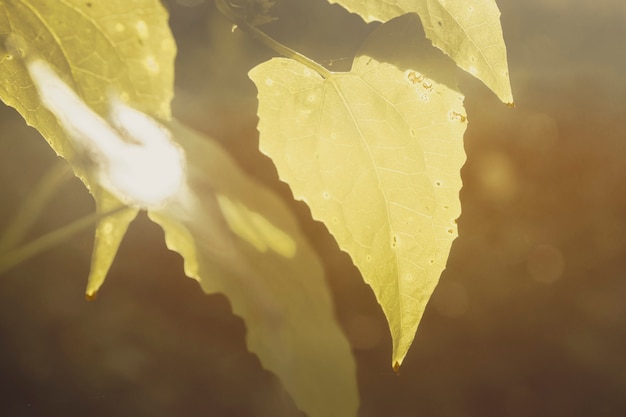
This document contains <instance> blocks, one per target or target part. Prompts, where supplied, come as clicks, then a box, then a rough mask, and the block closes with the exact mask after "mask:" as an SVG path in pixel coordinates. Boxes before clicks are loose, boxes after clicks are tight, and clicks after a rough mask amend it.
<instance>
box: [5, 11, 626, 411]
mask: <svg viewBox="0 0 626 417" xmlns="http://www.w3.org/2000/svg"><path fill="white" fill-rule="evenodd" d="M166 4H167V7H168V8H169V9H170V12H171V25H172V30H173V32H174V35H175V37H176V39H177V42H178V44H179V54H178V58H177V62H176V65H177V68H176V70H177V90H176V98H175V100H174V103H173V110H174V114H175V115H176V117H178V118H179V119H180V120H182V121H183V122H185V123H187V124H189V125H191V126H193V127H195V128H196V129H198V130H201V131H203V132H206V133H207V134H209V135H212V136H213V137H215V138H217V139H219V140H220V141H221V142H222V143H223V144H224V146H225V147H226V148H228V149H229V150H230V151H231V153H232V154H233V155H234V156H235V157H236V158H237V160H238V161H239V162H240V163H241V164H242V165H243V166H244V168H245V169H246V170H247V171H248V172H249V173H250V174H251V175H254V176H256V177H257V178H259V179H260V180H261V181H263V182H264V183H266V184H268V185H270V186H271V187H272V188H274V189H275V190H276V191H277V192H279V193H281V194H282V195H283V196H284V197H285V198H286V199H288V198H289V195H290V194H289V190H288V188H287V187H286V186H285V185H284V184H282V183H279V182H278V181H277V179H276V173H275V170H274V168H273V166H272V164H271V162H270V161H269V160H268V159H266V158H265V157H263V156H262V155H261V154H259V152H258V150H257V147H258V139H257V133H256V128H255V126H256V116H255V110H256V92H255V89H254V86H253V84H252V83H251V81H249V80H248V79H247V71H248V70H249V69H250V68H252V67H253V66H254V65H256V64H258V63H260V62H262V61H264V60H266V59H268V58H270V57H271V56H272V53H271V51H268V50H266V49H265V48H264V47H262V46H260V45H258V44H257V43H255V42H254V41H253V40H250V39H248V38H246V36H245V35H243V34H241V33H240V32H237V31H235V32H234V33H233V32H231V28H230V24H229V23H228V22H226V21H225V19H224V18H222V17H221V16H220V15H219V14H218V13H217V12H216V11H215V9H214V6H213V4H212V2H210V1H202V0H176V1H175V0H168V1H167V2H166ZM498 4H499V6H500V8H501V11H502V14H503V16H502V24H503V28H504V32H505V40H506V42H507V46H508V53H509V65H510V74H511V81H512V85H513V91H514V95H515V101H516V104H517V108H516V109H509V108H507V107H505V106H504V105H503V104H501V103H500V102H498V100H497V99H496V97H495V96H494V95H493V94H492V93H490V92H489V91H488V90H487V89H486V88H485V87H484V86H482V85H481V84H480V83H479V82H478V81H476V80H473V79H471V77H469V76H467V75H465V74H463V73H461V72H459V76H460V79H461V88H462V90H463V92H464V93H465V94H466V96H467V98H466V107H467V112H468V115H469V120H470V124H469V128H468V131H467V134H466V136H465V148H466V151H467V155H468V161H467V164H466V165H465V167H464V168H463V171H462V175H463V180H464V188H463V190H462V192H461V200H462V204H463V214H462V216H461V218H460V219H459V234H460V237H459V238H458V239H457V240H456V241H455V243H454V244H453V247H452V253H451V256H450V260H449V262H448V268H447V270H446V271H445V272H444V274H443V276H442V279H441V283H440V285H439V287H438V288H437V290H436V292H435V294H434V297H433V299H432V301H431V303H430V305H429V308H428V309H427V311H426V314H425V316H424V319H423V321H422V324H421V326H420V329H419V331H418V333H417V337H416V339H415V343H414V346H413V347H412V349H411V350H410V352H409V355H408V356H407V358H406V360H405V363H404V365H403V367H402V369H401V372H400V375H399V376H397V375H395V374H394V373H393V372H392V371H391V367H390V358H391V356H390V355H391V342H390V337H389V334H388V330H387V328H386V323H385V321H384V317H383V315H382V313H381V312H380V309H379V308H378V306H377V304H376V302H375V300H374V297H373V295H372V294H371V291H370V289H369V287H367V286H366V285H365V284H363V283H362V281H361V279H360V276H359V274H358V272H357V270H356V269H355V268H354V267H353V266H352V264H351V262H350V260H349V258H348V256H347V255H346V254H344V253H342V252H339V251H338V249H337V246H336V245H335V243H334V242H333V240H332V238H331V237H330V236H329V235H328V233H327V232H326V230H325V228H324V227H323V226H322V225H321V224H319V223H316V222H313V221H311V220H310V214H309V211H308V209H307V208H306V206H304V205H303V204H301V203H293V204H292V206H293V208H294V211H295V212H296V213H297V215H298V216H299V218H300V220H301V225H302V228H303V229H304V230H305V231H306V232H307V233H308V235H309V236H310V238H311V241H312V243H313V244H314V246H315V248H316V250H317V251H318V252H319V254H320V256H321V257H322V259H323V260H324V264H325V267H326V271H327V278H328V281H329V285H330V286H331V288H332V290H333V294H334V297H335V300H336V303H337V314H338V318H339V320H340V322H341V325H342V326H343V328H344V329H345V331H346V333H347V335H348V336H349V338H350V340H351V342H352V344H353V347H354V353H355V355H356V359H357V362H358V379H359V388H360V392H361V397H362V399H361V402H362V405H361V410H360V416H361V417H370V416H393V417H407V416H433V417H483V416H502V417H517V416H524V417H531V416H550V417H565V416H602V417H611V416H624V415H626V359H624V352H626V307H625V303H624V300H625V299H626V219H625V218H624V215H625V214H626V193H625V191H626V186H624V183H626V168H625V166H624V159H625V158H626V128H625V127H624V121H625V120H626V76H625V75H624V74H625V73H626V54H625V53H624V51H625V49H624V42H625V41H626V3H624V2H623V0H602V1H592V0H550V1H545V0H526V1H516V0H500V1H498ZM275 13H276V14H277V16H278V17H279V20H278V21H276V22H274V23H271V24H269V25H266V26H264V29H265V30H266V31H267V32H268V33H270V34H271V35H272V36H274V37H276V38H277V39H279V40H281V41H283V42H284V43H286V44H288V45H290V46H292V47H294V48H295V49H297V50H299V51H301V52H303V53H305V54H306V55H309V56H311V57H312V58H314V59H316V60H317V61H319V62H322V63H323V64H325V65H327V66H329V67H330V68H331V69H333V68H335V69H342V68H346V67H347V66H349V64H350V59H349V57H351V54H353V53H354V51H355V50H356V48H357V47H358V45H359V43H360V42H361V41H362V40H363V39H364V37H365V36H366V35H367V33H369V31H371V30H372V29H373V28H374V27H375V25H369V26H368V25H365V24H364V23H362V22H361V21H360V20H359V19H358V18H357V17H356V16H354V15H350V14H348V13H347V12H344V11H343V9H341V8H339V7H336V6H329V5H328V4H326V2H325V1H323V0H309V1H303V0H281V1H280V3H279V5H278V6H277V7H276V8H275ZM0 123H1V124H0V193H1V194H2V197H1V198H0V201H1V202H2V203H1V204H0V230H3V229H5V228H6V227H7V225H8V224H9V222H10V221H11V219H12V217H13V216H14V215H15V213H16V212H17V211H18V210H19V206H20V203H21V202H23V201H24V200H25V199H26V197H27V196H28V195H29V192H30V191H32V189H33V187H34V186H35V184H36V183H37V182H38V181H39V179H40V178H41V177H42V176H43V175H45V174H46V173H47V172H48V171H49V169H50V167H51V166H52V165H53V164H54V163H56V161H57V158H56V157H55V156H54V153H53V152H52V150H51V149H49V147H48V146H47V145H46V143H45V141H44V140H43V139H42V138H41V137H39V136H38V134H37V133H36V132H35V131H34V130H33V129H30V128H27V127H26V126H25V124H24V122H23V121H22V120H21V119H20V117H19V115H17V113H16V112H15V111H13V110H12V109H9V108H6V107H0ZM91 211H93V202H92V199H91V197H90V196H89V194H88V193H87V192H86V191H85V189H84V187H83V186H82V184H81V183H80V182H79V181H78V180H76V179H72V180H70V181H69V182H68V183H67V184H66V185H64V186H63V187H62V188H60V189H59V190H58V192H57V195H56V196H55V198H54V199H53V201H52V202H51V203H50V205H49V208H48V209H47V211H46V212H45V214H44V215H43V216H42V217H41V219H40V221H39V222H38V223H37V224H36V226H35V227H34V229H33V231H32V232H31V233H30V234H29V238H33V237H36V236H38V235H41V234H43V233H45V232H47V231H50V230H53V229H55V228H57V227H59V226H61V225H63V224H66V223H68V222H70V221H71V220H73V219H76V218H78V217H80V216H83V215H85V214H87V213H89V212H91ZM91 245H92V233H91V232H89V231H87V232H85V233H82V234H80V235H78V236H77V237H75V238H73V239H72V240H70V241H68V242H65V243H63V244H62V245H60V246H58V247H56V248H55V249H54V250H51V251H49V252H46V253H43V254H41V255H39V256H37V257H35V258H33V259H31V260H29V261H28V262H26V263H24V264H22V265H20V266H18V267H16V268H14V269H12V270H10V271H9V272H7V273H5V274H3V275H2V276H0V416H11V417H22V416H46V417H53V416H74V415H76V416H78V415H80V416H94V417H100V416H102V417H104V416H107V417H108V416H135V417H142V416H151V417H154V416H156V417H158V416H164V417H165V416H167V417H171V416H233V417H235V416H250V417H266V416H267V417H270V416H299V415H300V414H299V413H298V411H297V410H296V409H295V407H294V405H293V402H292V401H291V400H290V398H289V396H288V395H286V394H285V393H284V391H283V390H282V387H281V385H280V382H279V381H278V380H277V379H276V378H275V377H274V376H273V375H272V374H270V373H268V372H266V371H264V370H262V368H261V367H260V365H259V362H258V360H257V359H256V357H255V356H254V355H251V354H250V353H248V352H247V350H246V348H245V344H244V335H245V328H244V325H243V323H242V321H241V320H239V319H238V318H236V317H234V316H232V314H231V313H230V308H229V304H228V301H227V300H226V299H225V298H224V297H222V296H215V295H214V296H207V295H204V294H203V293H202V292H201V291H200V289H199V286H198V285H197V284H196V283H195V282H194V281H192V280H190V279H188V278H185V277H184V275H183V273H182V261H181V259H180V257H179V256H178V255H176V254H175V253H172V252H169V251H168V250H167V249H166V248H165V246H164V243H163V233H162V232H161V230H160V229H159V228H158V226H156V225H154V224H152V223H151V222H149V221H148V220H147V219H146V218H145V216H140V218H139V219H138V221H136V222H134V223H133V224H132V225H131V228H130V230H129V233H128V235H127V236H126V238H125V239H124V242H123V244H122V247H121V249H120V253H119V255H118V258H117V260H116V261H115V264H114V265H113V268H112V270H111V273H110V274H109V277H108V280H107V282H106V283H105V285H104V287H103V289H102V291H101V293H100V294H99V298H98V299H97V300H96V301H94V302H90V303H89V302H86V301H85V300H84V296H83V291H84V287H85V283H86V277H87V273H88V270H89V262H90V255H91Z"/></svg>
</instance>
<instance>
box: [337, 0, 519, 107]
mask: <svg viewBox="0 0 626 417" xmlns="http://www.w3.org/2000/svg"><path fill="white" fill-rule="evenodd" d="M328 1H329V2H330V3H338V4H340V5H341V6H342V7H344V8H345V9H347V10H348V11H350V12H352V13H356V14H358V15H359V16H361V17H362V18H363V20H365V21H366V22H372V21H380V22H386V21H388V20H390V19H393V18H394V17H396V16H401V15H403V14H405V13H417V14H418V15H419V16H420V18H421V19H422V24H423V25H424V30H425V32H426V36H427V37H428V38H429V39H431V40H432V41H433V45H435V46H436V47H437V48H439V49H441V50H442V51H443V52H445V53H446V54H448V55H450V57H452V59H454V61H455V62H456V63H457V65H458V66H459V67H461V68H463V69H464V70H465V71H467V72H469V73H470V74H472V75H473V76H474V77H476V78H478V79H479V80H481V81H482V82H484V83H485V85H486V86H487V87H489V88H490V89H491V90H492V91H493V92H494V93H496V95H497V96H498V98H500V100H502V101H503V102H504V103H507V104H509V105H513V95H512V93H511V82H510V80H509V70H508V65H507V58H506V46H505V44H504V38H503V34H502V27H501V25H500V10H499V9H498V6H497V4H496V2H495V0H472V1H445V0H393V1H392V0H328Z"/></svg>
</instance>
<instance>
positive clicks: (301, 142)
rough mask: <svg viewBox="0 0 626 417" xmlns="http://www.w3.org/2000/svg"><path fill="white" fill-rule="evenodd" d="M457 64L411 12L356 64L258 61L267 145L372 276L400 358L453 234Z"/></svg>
mask: <svg viewBox="0 0 626 417" xmlns="http://www.w3.org/2000/svg"><path fill="white" fill-rule="evenodd" d="M454 71H455V66H454V65H453V63H452V62H451V61H450V60H449V59H447V58H446V57H444V56H443V55H442V54H440V53H439V52H438V51H437V50H435V49H433V48H432V47H431V46H430V45H429V44H428V42H425V41H424V38H423V35H422V34H421V33H420V31H419V22H418V20H417V16H415V15H405V16H403V17H401V18H398V19H395V20H392V21H390V22H388V23H385V24H384V25H383V26H381V27H380V28H379V29H377V30H376V31H375V32H374V33H373V34H372V36H371V37H370V38H369V39H368V40H367V41H366V42H365V44H364V45H363V47H362V49H361V51H360V52H359V56H358V57H357V58H356V59H355V60H354V63H353V66H352V70H351V71H350V72H348V73H329V74H324V75H325V76H326V77H327V78H323V77H322V76H321V75H320V74H318V73H316V72H314V71H313V70H312V69H310V68H309V67H307V66H306V65H303V64H301V63H299V62H296V61H293V60H289V59H282V58H281V59H273V60H271V61H269V62H266V63H263V64H261V65H259V66H257V67H256V68H254V69H253V70H252V71H251V72H250V77H251V78H252V80H253V81H254V82H255V84H256V86H257V88H258V90H259V110H258V114H259V119H260V121H259V131H260V135H261V136H260V143H261V150H262V151H263V152H265V153H266V154H267V155H269V156H270V157H271V158H272V160H273V161H274V163H275V164H276V166H277V168H278V172H279V175H280V177H281V179H282V180H284V181H285V182H287V183H288V184H289V185H290V187H291V189H292V191H293V194H294V196H295V198H297V199H300V200H303V201H305V202H306V203H307V204H308V205H309V206H310V208H311V212H312V214H313V216H314V217H315V218H316V219H318V220H321V221H323V222H324V223H325V224H326V226H327V227H328V229H329V231H330V232H331V233H332V234H333V235H334V237H335V239H336V240H337V242H338V244H339V246H340V247H341V248H342V249H343V250H345V251H346V252H348V253H349V254H350V256H351V257H352V259H353V261H354V263H355V264H356V266H357V267H358V268H359V269H360V271H361V273H362V274H363V277H364V279H365V281H366V282H367V283H369V284H370V285H371V287H372V288H373V290H374V293H375V294H376V297H377V299H378V301H379V303H380V304H381V305H382V308H383V310H384V312H385V315H386V316H387V320H388V322H389V326H390V329H391V334H392V337H393V357H392V364H393V366H394V367H396V368H397V367H398V366H399V365H400V364H401V362H402V360H403V359H404V356H405V355H406V352H407V350H408V348H409V346H410V345H411V342H412V341H413V338H414V335H415V331H416V328H417V325H418V323H419V321H420V319H421V317H422V314H423V312H424V308H425V306H426V303H427V301H428V299H429V297H430V296H431V293H432V292H433V290H434V288H435V285H436V283H437V281H438V279H439V276H440V274H441V272H442V271H443V269H444V268H445V265H446V260H447V258H448V254H449V251H450V246H451V244H452V241H453V239H454V238H455V237H456V235H457V229H456V222H455V220H456V218H457V217H458V216H459V214H460V211H461V208H460V202H459V190H460V188H461V178H460V169H461V166H462V165H463V163H464V161H465V154H464V151H463V140H462V139H463V133H464V131H465V127H466V123H465V121H466V118H465V112H464V109H463V105H462V101H463V96H462V95H461V94H460V93H458V92H457V91H456V89H455V80H454Z"/></svg>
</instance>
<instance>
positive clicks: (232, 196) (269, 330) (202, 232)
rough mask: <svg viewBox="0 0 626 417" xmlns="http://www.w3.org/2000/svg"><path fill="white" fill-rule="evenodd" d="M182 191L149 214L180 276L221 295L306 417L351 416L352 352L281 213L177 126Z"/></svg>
mask: <svg viewBox="0 0 626 417" xmlns="http://www.w3.org/2000/svg"><path fill="white" fill-rule="evenodd" d="M171 129H172V133H173V134H174V136H175V137H176V138H177V141H178V143H179V144H180V145H181V146H182V147H183V148H184V150H185V152H186V154H187V160H188V167H189V172H188V184H189V186H188V187H187V188H184V189H182V190H181V191H180V193H179V195H178V196H177V197H176V198H175V199H174V200H173V201H172V202H170V203H168V204H167V205H165V206H164V207H163V208H162V209H159V210H154V209H153V210H149V212H148V213H149V216H150V218H151V219H152V220H154V221H155V222H157V223H158V224H160V225H161V226H162V227H163V229H164V231H165V238H166V242H167V245H168V247H169V248H170V249H172V250H174V251H176V252H178V253H180V254H181V255H182V256H183V258H184V260H185V273H186V274H187V275H188V276H189V277H192V278H194V279H196V280H197V281H198V282H199V283H200V285H201V286H202V288H203V289H204V291H205V292H207V293H216V292H219V293H223V294H225V295H226V296H227V297H228V299H229V300H230V302H231V305H232V308H233V311H234V313H235V314H237V315H239V316H241V317H242V318H243V319H244V321H245V323H246V327H247V344H248V347H249V349H250V350H251V351H252V352H254V353H255V354H256V355H257V356H258V357H259V359H260V361H261V363H262V364H263V366H264V367H265V368H267V369H269V370H271V371H272V372H274V373H275V374H277V375H278V376H279V377H280V379H281V380H282V382H283V384H284V385H285V388H286V389H287V391H288V392H289V393H290V394H291V395H292V396H293V398H294V400H295V402H296V404H297V405H298V407H300V408H301V409H302V410H303V411H305V412H306V413H307V414H308V415H310V416H311V417H333V416H336V417H350V416H356V412H357V407H358V394H357V388H356V375H355V364H354V360H353V358H352V354H351V351H350V346H349V344H348V342H347V340H346V338H345V336H344V335H343V334H342V332H341V330H340V328H339V326H338V325H337V323H336V322H335V319H334V314H333V307H332V301H331V298H330V295H329V293H328V290H327V288H326V283H325V281H324V274H323V270H322V267H321V265H320V262H319V260H318V258H317V256H316V254H315V252H314V251H313V250H312V248H311V247H310V246H309V244H308V243H307V241H306V239H305V237H304V236H303V235H302V233H301V232H300V230H299V228H298V226H297V224H296V220H295V218H294V217H293V215H292V214H291V213H290V211H289V209H288V208H287V206H285V205H284V203H282V201H281V200H280V199H279V198H278V197H277V196H276V195H274V194H273V193H272V192H271V191H270V190H269V189H266V188H265V187H264V186H262V185H261V184H259V183H257V182H256V181H255V180H253V179H251V178H250V177H249V176H247V175H246V174H244V173H243V172H242V171H241V169H240V168H239V167H238V166H237V165H236V164H235V163H234V161H233V160H232V159H231V158H230V157H229V156H228V154H226V153H225V152H224V151H223V150H222V149H221V148H220V147H219V146H218V145H217V144H216V143H215V142H214V141H212V140H209V139H207V138H204V137H200V136H199V135H198V134H196V133H195V132H193V131H191V130H189V129H186V128H184V127H183V126H181V125H180V124H177V123H172V125H171Z"/></svg>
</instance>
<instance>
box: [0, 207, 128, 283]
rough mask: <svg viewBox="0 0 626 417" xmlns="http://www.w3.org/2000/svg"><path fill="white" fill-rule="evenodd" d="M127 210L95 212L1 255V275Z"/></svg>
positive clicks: (120, 208) (119, 208)
mask: <svg viewBox="0 0 626 417" xmlns="http://www.w3.org/2000/svg"><path fill="white" fill-rule="evenodd" d="M126 209H128V208H127V207H126V206H120V207H117V208H115V209H113V210H109V211H107V212H104V213H98V212H95V213H92V214H89V215H87V216H84V217H81V218H80V219H78V220H75V221H73V222H72V223H70V224H68V225H65V226H63V227H60V228H58V229H56V230H54V231H52V232H50V233H48V234H46V235H43V236H41V237H39V238H37V239H35V240H33V241H32V242H30V243H27V244H25V245H22V246H20V247H18V248H16V249H13V250H9V251H7V252H5V253H2V254H0V274H3V273H4V272H6V271H8V270H9V269H11V268H13V267H14V266H16V265H18V264H20V263H22V262H24V261H26V260H28V259H30V258H32V257H33V256H35V255H37V254H39V253H41V252H44V251H46V250H48V249H51V248H53V247H54V246H56V245H58V244H59V243H61V242H64V241H66V240H68V239H69V238H71V237H72V236H74V235H76V234H77V233H80V232H82V231H83V230H85V229H86V228H88V227H89V226H92V225H94V224H96V223H97V222H99V221H100V220H102V219H104V218H105V217H108V216H112V215H114V214H117V213H119V212H121V211H123V210H126Z"/></svg>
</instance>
